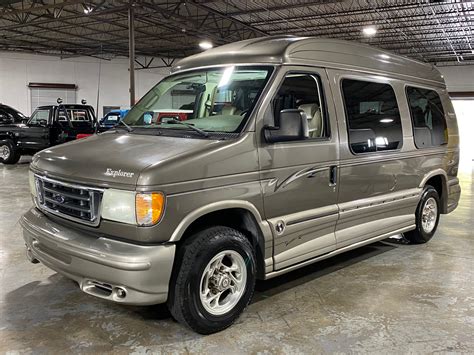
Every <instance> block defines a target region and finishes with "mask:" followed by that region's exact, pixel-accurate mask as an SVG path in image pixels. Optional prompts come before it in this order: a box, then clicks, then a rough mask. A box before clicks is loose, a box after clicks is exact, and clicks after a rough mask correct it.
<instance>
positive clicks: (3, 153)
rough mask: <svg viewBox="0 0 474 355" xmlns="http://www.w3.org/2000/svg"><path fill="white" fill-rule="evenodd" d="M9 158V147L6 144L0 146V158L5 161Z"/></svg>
mask: <svg viewBox="0 0 474 355" xmlns="http://www.w3.org/2000/svg"><path fill="white" fill-rule="evenodd" d="M9 157H10V147H9V146H8V145H6V144H4V145H0V158H2V159H3V160H6V159H8V158H9Z"/></svg>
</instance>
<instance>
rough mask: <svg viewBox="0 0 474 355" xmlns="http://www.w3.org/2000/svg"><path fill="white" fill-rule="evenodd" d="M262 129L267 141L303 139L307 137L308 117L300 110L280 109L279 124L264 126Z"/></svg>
mask: <svg viewBox="0 0 474 355" xmlns="http://www.w3.org/2000/svg"><path fill="white" fill-rule="evenodd" d="M263 129H264V131H263V134H264V137H265V140H266V141H267V142H268V143H276V142H288V141H298V140H304V139H307V138H308V137H309V132H308V118H307V117H306V113H304V111H302V110H297V109H287V110H281V111H280V126H279V127H272V126H265V127H264V128H263Z"/></svg>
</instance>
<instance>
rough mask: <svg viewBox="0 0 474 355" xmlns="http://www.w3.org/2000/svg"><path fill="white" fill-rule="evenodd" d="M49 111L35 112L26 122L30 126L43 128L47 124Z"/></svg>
mask: <svg viewBox="0 0 474 355" xmlns="http://www.w3.org/2000/svg"><path fill="white" fill-rule="evenodd" d="M48 120H49V110H36V111H35V112H34V113H33V115H32V116H31V118H30V120H29V121H28V124H29V125H32V126H45V125H47V124H48Z"/></svg>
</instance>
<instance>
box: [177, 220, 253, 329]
mask: <svg viewBox="0 0 474 355" xmlns="http://www.w3.org/2000/svg"><path fill="white" fill-rule="evenodd" d="M176 267H177V270H175V273H174V275H173V279H172V282H171V287H170V296H169V300H168V307H169V309H170V312H171V314H172V315H173V317H174V318H175V319H176V320H177V321H179V322H180V323H183V324H185V325H187V326H189V327H190V328H192V329H193V330H195V331H196V332H198V333H201V334H211V333H215V332H218V331H220V330H223V329H225V328H227V327H229V326H230V325H231V324H232V323H233V322H234V321H235V320H236V319H237V318H238V317H239V315H240V314H241V313H242V311H243V310H244V309H245V307H246V306H247V305H248V304H249V302H250V300H251V298H252V295H253V292H254V288H255V274H256V261H255V253H254V251H253V248H252V246H251V244H250V242H249V241H248V239H247V238H246V237H245V236H244V235H243V234H242V233H240V232H239V231H237V230H235V229H232V228H227V227H212V228H209V229H206V230H203V231H201V232H199V233H197V234H196V235H194V236H192V237H191V238H190V239H189V240H188V241H187V242H186V243H185V244H184V245H183V246H182V247H181V248H180V249H179V252H178V256H177V266H176Z"/></svg>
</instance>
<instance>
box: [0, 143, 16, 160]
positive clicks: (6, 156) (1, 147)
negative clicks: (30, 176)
mask: <svg viewBox="0 0 474 355" xmlns="http://www.w3.org/2000/svg"><path fill="white" fill-rule="evenodd" d="M20 158H21V154H20V151H19V149H18V148H17V147H16V146H15V144H13V141H12V140H11V139H6V140H4V141H0V163H3V164H16V163H18V160H20Z"/></svg>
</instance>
